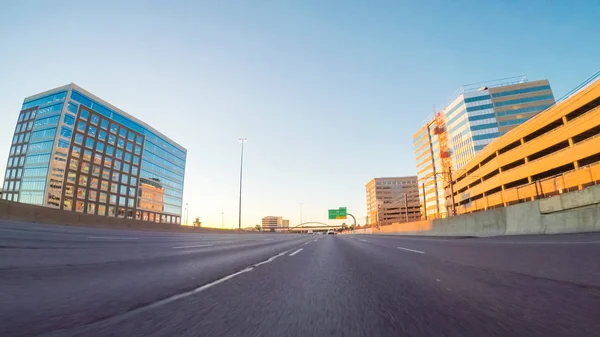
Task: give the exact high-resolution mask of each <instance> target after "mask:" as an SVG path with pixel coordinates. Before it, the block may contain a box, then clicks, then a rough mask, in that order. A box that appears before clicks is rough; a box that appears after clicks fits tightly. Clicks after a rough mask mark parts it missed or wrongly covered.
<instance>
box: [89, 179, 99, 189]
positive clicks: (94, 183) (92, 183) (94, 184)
mask: <svg viewBox="0 0 600 337" xmlns="http://www.w3.org/2000/svg"><path fill="white" fill-rule="evenodd" d="M90 188H93V189H96V188H98V178H92V180H90Z"/></svg>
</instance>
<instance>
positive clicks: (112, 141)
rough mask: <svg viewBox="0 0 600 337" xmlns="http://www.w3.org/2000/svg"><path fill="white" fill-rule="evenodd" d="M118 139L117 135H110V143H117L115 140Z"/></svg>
mask: <svg viewBox="0 0 600 337" xmlns="http://www.w3.org/2000/svg"><path fill="white" fill-rule="evenodd" d="M116 140H117V137H115V136H114V135H108V143H109V144H112V145H115V142H116Z"/></svg>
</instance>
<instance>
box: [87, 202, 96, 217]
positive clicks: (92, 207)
mask: <svg viewBox="0 0 600 337" xmlns="http://www.w3.org/2000/svg"><path fill="white" fill-rule="evenodd" d="M87 214H96V204H94V203H92V202H88V203H87Z"/></svg>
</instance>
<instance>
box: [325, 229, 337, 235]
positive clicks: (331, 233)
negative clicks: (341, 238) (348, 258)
mask: <svg viewBox="0 0 600 337" xmlns="http://www.w3.org/2000/svg"><path fill="white" fill-rule="evenodd" d="M335 234H337V233H336V232H335V231H334V230H333V229H330V230H328V231H327V235H335Z"/></svg>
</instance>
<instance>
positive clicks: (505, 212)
mask: <svg viewBox="0 0 600 337" xmlns="http://www.w3.org/2000/svg"><path fill="white" fill-rule="evenodd" d="M598 231H600V186H592V187H589V188H586V189H583V190H579V191H576V192H570V193H564V194H561V195H557V196H554V197H550V198H547V199H541V200H536V201H532V202H527V203H522V204H517V205H513V206H508V207H504V208H495V209H490V210H487V211H482V212H476V213H471V214H463V215H458V216H454V217H449V218H445V219H436V220H425V221H418V222H411V223H396V224H392V225H389V226H382V227H380V228H364V229H359V230H355V231H354V232H352V233H353V234H388V235H389V234H397V235H426V236H478V237H485V236H498V235H524V234H559V233H583V232H598Z"/></svg>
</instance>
